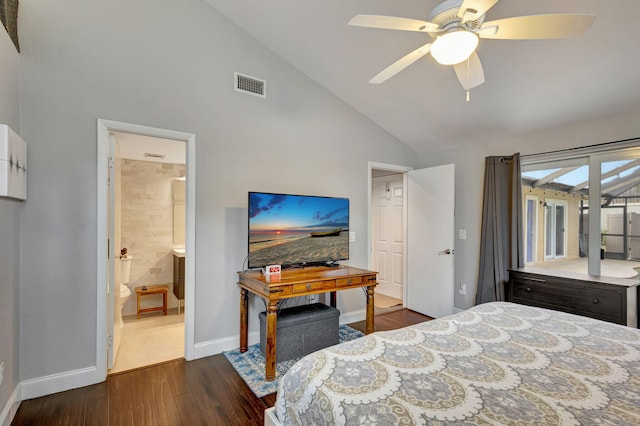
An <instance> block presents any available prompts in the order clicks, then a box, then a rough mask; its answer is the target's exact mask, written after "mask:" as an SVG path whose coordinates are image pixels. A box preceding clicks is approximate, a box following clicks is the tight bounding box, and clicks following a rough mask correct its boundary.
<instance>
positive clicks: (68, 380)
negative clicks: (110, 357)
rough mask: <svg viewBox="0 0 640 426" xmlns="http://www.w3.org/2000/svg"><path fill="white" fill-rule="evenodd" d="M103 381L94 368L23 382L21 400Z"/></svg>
mask: <svg viewBox="0 0 640 426" xmlns="http://www.w3.org/2000/svg"><path fill="white" fill-rule="evenodd" d="M104 379H105V378H104V377H101V375H100V374H98V369H97V368H96V367H95V366H94V367H87V368H81V369H79V370H72V371H65V372H64V373H57V374H51V375H49V376H44V377H37V378H35V379H29V380H23V381H22V382H21V385H22V400H26V399H31V398H38V397H41V396H44V395H51V394H53V393H58V392H63V391H66V390H69V389H76V388H81V387H83V386H89V385H93V384H96V383H100V382H103V381H104Z"/></svg>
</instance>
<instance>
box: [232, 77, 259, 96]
mask: <svg viewBox="0 0 640 426" xmlns="http://www.w3.org/2000/svg"><path fill="white" fill-rule="evenodd" d="M233 76H234V78H233V81H234V86H233V88H234V90H236V91H237V92H242V93H246V94H247V95H253V96H259V97H261V98H266V97H267V82H266V81H264V80H261V79H259V78H255V77H250V76H248V75H243V74H240V73H237V72H235V73H233Z"/></svg>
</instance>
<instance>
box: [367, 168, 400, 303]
mask: <svg viewBox="0 0 640 426" xmlns="http://www.w3.org/2000/svg"><path fill="white" fill-rule="evenodd" d="M402 180H403V177H402V174H397V175H390V176H383V177H378V178H374V179H373V185H372V186H373V189H372V193H371V203H372V215H371V216H372V225H373V238H372V253H373V256H372V268H373V270H375V271H378V286H377V287H376V293H380V294H384V295H386V296H391V297H395V298H396V299H400V300H402V292H403V272H402V268H403V266H404V227H403V222H404V218H403V216H404V205H403V204H404V189H403V185H402Z"/></svg>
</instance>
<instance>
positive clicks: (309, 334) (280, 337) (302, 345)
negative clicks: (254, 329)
mask: <svg viewBox="0 0 640 426" xmlns="http://www.w3.org/2000/svg"><path fill="white" fill-rule="evenodd" d="M259 316H260V350H261V351H262V353H265V347H266V341H267V340H266V337H265V334H266V328H267V325H266V322H267V314H266V312H261V313H260V315H259ZM339 317H340V311H339V310H337V309H336V308H332V307H330V306H327V305H325V304H323V303H312V304H310V305H301V306H293V307H291V308H286V309H281V310H280V311H279V312H278V322H277V331H276V362H280V361H287V360H290V359H294V358H298V357H301V356H303V355H307V354H310V353H311V352H315V351H317V350H319V349H322V348H326V347H327V346H332V345H335V344H337V343H338V342H339V337H338V327H339V324H338V318H339Z"/></svg>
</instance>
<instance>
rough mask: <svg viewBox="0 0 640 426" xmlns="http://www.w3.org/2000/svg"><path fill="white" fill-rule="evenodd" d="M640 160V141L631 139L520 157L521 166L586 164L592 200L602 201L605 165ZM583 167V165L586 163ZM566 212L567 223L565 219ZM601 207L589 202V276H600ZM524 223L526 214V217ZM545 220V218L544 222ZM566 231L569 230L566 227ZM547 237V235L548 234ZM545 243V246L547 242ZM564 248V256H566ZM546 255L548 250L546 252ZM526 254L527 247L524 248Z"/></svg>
mask: <svg viewBox="0 0 640 426" xmlns="http://www.w3.org/2000/svg"><path fill="white" fill-rule="evenodd" d="M634 158H635V159H638V158H640V138H635V139H628V140H624V141H619V142H609V143H604V144H600V145H591V146H585V147H580V148H572V149H566V150H560V151H552V152H545V153H540V154H530V155H522V156H521V164H522V166H523V167H524V166H526V165H534V164H538V163H551V162H563V163H569V164H571V163H576V162H584V161H585V159H586V163H587V164H588V165H589V190H588V197H589V200H600V199H601V183H602V182H601V179H602V178H601V175H602V172H601V168H602V163H603V162H608V161H616V160H623V159H634ZM583 164H584V163H583ZM566 212H567V210H565V220H566V216H567V215H566ZM600 219H601V206H600V202H595V203H594V202H592V201H590V202H589V231H588V232H589V239H588V274H589V275H594V276H600V275H601V265H600V243H601V232H602V230H601V229H600ZM523 220H524V215H523ZM545 220H546V219H545ZM565 229H566V228H565ZM545 238H546V234H545ZM565 239H566V232H565ZM545 244H546V243H545ZM566 249H567V248H566V245H565V253H566ZM545 252H546V250H545ZM523 253H524V248H523Z"/></svg>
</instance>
